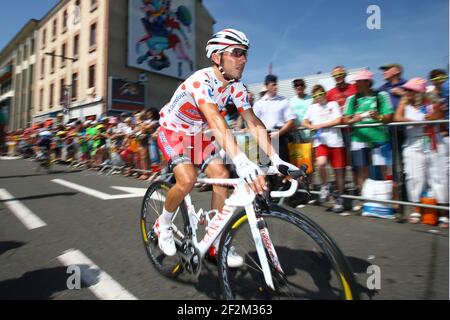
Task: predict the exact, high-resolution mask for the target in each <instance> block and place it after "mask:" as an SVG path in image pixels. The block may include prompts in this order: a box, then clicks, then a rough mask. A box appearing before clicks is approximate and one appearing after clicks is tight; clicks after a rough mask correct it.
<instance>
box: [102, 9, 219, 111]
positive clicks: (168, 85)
mask: <svg viewBox="0 0 450 320" xmlns="http://www.w3.org/2000/svg"><path fill="white" fill-rule="evenodd" d="M214 23H215V22H214V20H213V19H212V17H211V16H210V14H209V13H208V12H207V10H206V9H205V8H204V7H203V5H202V3H201V1H200V0H197V1H196V26H195V32H196V60H197V69H200V68H204V67H208V66H210V62H209V61H208V59H207V58H206V56H205V46H206V42H207V41H208V39H209V38H210V37H211V35H212V33H213V24H214ZM108 24H109V40H108V43H109V45H108V47H109V54H108V76H112V77H118V78H123V79H127V80H130V81H138V79H139V74H140V73H141V72H145V73H146V74H147V76H148V79H149V80H148V90H147V94H148V97H147V98H148V100H147V101H148V105H147V106H146V107H147V108H150V107H153V108H157V109H160V108H161V107H163V106H164V104H166V103H167V102H168V101H169V100H170V98H171V97H172V95H173V93H174V91H175V90H176V88H177V87H178V86H179V85H180V83H181V80H180V79H175V78H172V77H167V76H164V75H160V74H157V73H153V72H147V71H144V70H140V69H136V68H131V67H128V66H127V61H128V38H127V37H128V1H126V0H115V1H110V8H109V23H108Z"/></svg>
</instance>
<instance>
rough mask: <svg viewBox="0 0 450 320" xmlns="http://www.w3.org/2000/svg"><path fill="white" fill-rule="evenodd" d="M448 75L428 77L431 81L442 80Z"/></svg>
mask: <svg viewBox="0 0 450 320" xmlns="http://www.w3.org/2000/svg"><path fill="white" fill-rule="evenodd" d="M447 79H448V76H437V77H436V78H433V79H430V80H431V81H443V80H447Z"/></svg>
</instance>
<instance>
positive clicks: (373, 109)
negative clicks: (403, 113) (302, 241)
mask: <svg viewBox="0 0 450 320" xmlns="http://www.w3.org/2000/svg"><path fill="white" fill-rule="evenodd" d="M354 81H355V82H356V86H357V88H358V93H357V94H356V95H353V96H350V97H348V98H347V101H346V105H345V111H344V123H345V124H349V125H352V124H372V123H388V122H391V121H392V118H393V114H394V110H393V107H392V104H391V99H390V97H389V94H388V93H387V92H385V91H380V92H376V91H374V90H373V89H372V85H373V73H372V72H370V71H368V70H363V71H360V72H359V73H358V74H356V76H355V79H354ZM351 153H352V165H353V166H354V167H356V168H357V169H356V170H355V173H356V175H357V183H358V188H359V191H360V190H361V189H362V186H363V184H364V181H365V180H366V179H367V178H368V177H369V166H370V165H373V166H380V169H381V175H382V176H383V177H385V175H386V169H387V166H391V165H392V147H391V144H390V142H389V133H388V130H387V128H386V127H385V126H377V127H366V128H353V129H352V132H351ZM370 155H371V157H369V156H370ZM383 179H384V178H383Z"/></svg>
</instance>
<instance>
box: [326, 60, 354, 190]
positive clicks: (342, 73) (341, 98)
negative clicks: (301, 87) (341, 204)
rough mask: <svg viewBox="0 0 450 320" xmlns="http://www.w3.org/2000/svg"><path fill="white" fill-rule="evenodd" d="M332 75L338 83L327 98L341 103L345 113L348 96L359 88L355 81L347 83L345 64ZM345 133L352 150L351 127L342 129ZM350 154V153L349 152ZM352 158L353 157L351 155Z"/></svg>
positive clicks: (345, 140)
mask: <svg viewBox="0 0 450 320" xmlns="http://www.w3.org/2000/svg"><path fill="white" fill-rule="evenodd" d="M331 75H332V76H333V78H334V81H335V83H336V86H335V87H334V88H333V89H331V90H330V91H328V92H327V100H328V101H336V102H337V103H338V104H339V107H340V108H341V112H342V114H343V113H344V108H345V101H347V98H348V97H351V96H352V95H355V94H357V93H358V89H357V87H356V85H355V84H353V83H347V82H346V81H345V78H346V76H347V70H345V68H344V67H343V66H337V67H335V68H334V69H333V70H332V71H331ZM342 133H343V139H344V145H345V147H346V149H347V150H350V145H351V142H350V129H349V128H345V129H342ZM348 155H350V154H348ZM349 158H350V159H349V160H351V157H349ZM351 168H352V170H353V182H354V184H355V185H357V181H356V176H357V174H356V173H355V167H353V166H352V167H351ZM345 169H346V168H344V177H345Z"/></svg>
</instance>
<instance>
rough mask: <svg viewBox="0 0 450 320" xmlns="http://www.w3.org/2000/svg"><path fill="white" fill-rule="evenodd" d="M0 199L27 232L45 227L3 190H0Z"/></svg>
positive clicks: (37, 218)
mask: <svg viewBox="0 0 450 320" xmlns="http://www.w3.org/2000/svg"><path fill="white" fill-rule="evenodd" d="M0 199H1V200H3V201H4V202H3V203H4V204H5V206H6V207H7V208H8V209H9V210H11V211H12V212H13V213H14V215H15V216H16V217H17V218H18V219H19V220H20V221H21V222H22V223H23V224H24V225H25V227H27V228H28V230H33V229H37V228H42V227H45V226H46V225H47V224H46V223H45V222H44V221H42V220H41V219H40V218H39V217H38V216H37V215H35V214H34V213H33V212H32V211H31V210H30V209H28V208H27V207H26V206H24V205H23V204H22V203H21V202H20V201H18V200H14V199H15V198H14V196H13V195H12V194H10V193H9V192H8V191H6V190H5V189H0Z"/></svg>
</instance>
